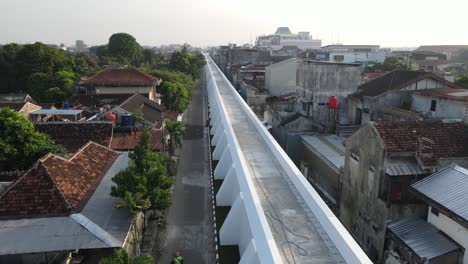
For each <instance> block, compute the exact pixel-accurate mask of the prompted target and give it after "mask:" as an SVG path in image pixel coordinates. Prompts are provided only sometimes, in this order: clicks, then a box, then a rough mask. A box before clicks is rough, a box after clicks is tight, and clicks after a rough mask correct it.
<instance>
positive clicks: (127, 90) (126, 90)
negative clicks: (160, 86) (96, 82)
mask: <svg viewBox="0 0 468 264" xmlns="http://www.w3.org/2000/svg"><path fill="white" fill-rule="evenodd" d="M151 89H152V87H96V94H131V93H143V94H149V93H150V91H151Z"/></svg>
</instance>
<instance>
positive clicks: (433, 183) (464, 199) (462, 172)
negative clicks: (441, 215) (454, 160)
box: [411, 164, 468, 221]
mask: <svg viewBox="0 0 468 264" xmlns="http://www.w3.org/2000/svg"><path fill="white" fill-rule="evenodd" d="M411 187H413V188H414V189H415V190H416V191H417V192H419V193H421V194H423V195H424V196H426V197H428V198H429V199H431V200H432V201H434V202H436V203H438V204H440V205H441V206H444V207H445V208H447V209H448V210H450V211H451V212H453V213H455V214H456V215H458V216H459V217H460V218H462V219H464V220H465V221H468V192H467V190H468V170H467V169H465V168H462V167H460V166H458V165H455V164H452V165H450V166H449V167H447V168H445V169H442V170H440V171H438V172H436V173H434V174H432V175H431V176H429V177H427V178H425V179H422V180H420V181H418V182H416V183H414V184H413V185H411Z"/></svg>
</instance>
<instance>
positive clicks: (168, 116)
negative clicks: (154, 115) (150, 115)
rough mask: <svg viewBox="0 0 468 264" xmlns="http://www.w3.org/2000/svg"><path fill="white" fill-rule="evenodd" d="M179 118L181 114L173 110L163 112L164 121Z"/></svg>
mask: <svg viewBox="0 0 468 264" xmlns="http://www.w3.org/2000/svg"><path fill="white" fill-rule="evenodd" d="M178 116H179V112H177V111H172V110H164V111H163V119H169V120H177V117H178Z"/></svg>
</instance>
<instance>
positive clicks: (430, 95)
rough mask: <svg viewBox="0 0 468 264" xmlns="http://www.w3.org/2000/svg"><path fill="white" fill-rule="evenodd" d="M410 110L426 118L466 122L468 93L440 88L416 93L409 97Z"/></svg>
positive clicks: (463, 90) (467, 119)
mask: <svg viewBox="0 0 468 264" xmlns="http://www.w3.org/2000/svg"><path fill="white" fill-rule="evenodd" d="M411 99H412V103H411V110H413V111H416V112H420V113H422V114H424V115H426V116H429V117H434V118H442V119H463V120H465V121H468V91H467V90H466V89H453V88H440V89H431V90H421V91H416V92H414V93H413V94H412V95H411Z"/></svg>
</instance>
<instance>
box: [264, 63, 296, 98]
mask: <svg viewBox="0 0 468 264" xmlns="http://www.w3.org/2000/svg"><path fill="white" fill-rule="evenodd" d="M296 73H297V59H296V58H290V59H286V60H284V61H280V62H277V63H274V64H271V65H269V66H267V67H265V89H266V90H267V91H268V92H269V93H270V95H271V96H278V97H280V96H282V95H285V94H290V93H295V92H296Z"/></svg>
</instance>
